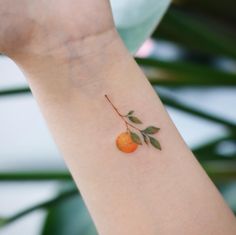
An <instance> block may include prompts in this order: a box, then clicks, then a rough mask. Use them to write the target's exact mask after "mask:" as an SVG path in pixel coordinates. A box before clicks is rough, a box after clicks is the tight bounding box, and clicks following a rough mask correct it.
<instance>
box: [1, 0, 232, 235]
mask: <svg viewBox="0 0 236 235" xmlns="http://www.w3.org/2000/svg"><path fill="white" fill-rule="evenodd" d="M59 2H60V1H59ZM77 2H80V1H77ZM81 2H83V1H81ZM88 2H90V1H86V3H84V4H88ZM91 2H92V1H91ZM93 2H98V3H100V2H106V1H93ZM88 9H94V8H91V6H90V8H88ZM106 14H107V15H108V17H106V19H105V22H109V23H108V27H105V28H104V29H101V30H98V31H96V32H95V31H90V32H88V33H87V32H86V33H83V34H82V36H81V35H79V36H78V37H74V35H73V36H72V35H71V34H69V35H70V36H69V37H68V38H66V40H64V37H63V40H62V41H59V42H57V43H55V44H54V41H56V36H55V38H52V39H51V40H49V42H50V43H49V44H47V46H45V45H42V44H40V42H39V41H40V40H38V41H37V40H36V39H35V38H33V41H34V42H35V44H34V43H32V44H31V45H32V46H31V47H28V46H26V47H24V49H23V50H22V51H17V50H11V48H12V47H11V46H9V49H5V53H6V54H8V55H9V56H11V57H12V58H13V59H14V60H15V61H16V63H17V64H18V65H19V66H20V67H21V68H22V70H23V71H24V73H25V75H26V77H27V79H28V81H29V84H30V87H31V89H32V91H33V94H34V96H35V98H36V99H37V101H38V103H39V105H40V108H41V110H42V112H43V114H44V117H45V119H46V121H47V123H48V126H49V128H50V130H51V132H52V134H53V136H54V139H55V141H56V143H57V145H58V147H59V148H60V150H61V152H62V153H63V156H64V159H65V162H66V164H67V166H68V167H69V169H70V172H71V173H72V175H73V178H74V180H75V182H76V184H77V185H78V187H79V189H80V191H81V193H82V196H83V198H84V200H85V202H86V205H87V206H88V209H89V211H90V213H91V215H92V218H93V219H94V222H95V224H96V226H97V228H98V231H99V232H100V234H102V235H108V234H109V235H110V234H112V235H118V234H119V235H120V234H122V235H126V234H127V235H130V234H135V235H139V234H140V235H144V234H149V235H156V234H160V235H168V234H194V235H195V234H199V235H200V234H214V235H221V234H222V235H225V234H227V235H231V234H232V235H233V234H235V233H236V222H235V218H234V216H233V214H232V212H231V211H230V210H229V208H228V207H227V206H226V204H225V202H224V201H223V199H222V197H221V196H220V194H219V192H218V191H217V190H216V188H215V186H214V185H213V184H212V182H211V181H210V180H209V178H208V177H207V175H206V174H205V172H204V171H203V170H202V168H201V167H200V165H199V163H198V162H197V161H196V159H195V158H194V156H193V155H192V153H191V152H190V151H189V149H188V148H187V146H186V145H185V143H184V142H183V140H182V138H181V137H180V135H179V133H178V131H177V130H176V128H175V126H174V125H173V123H172V121H171V120H170V118H169V116H168V114H167V113H166V111H165V109H164V107H163V105H162V103H161V102H160V100H159V98H158V97H157V96H156V93H155V92H154V90H153V88H152V87H151V86H150V84H149V82H148V81H147V79H146V78H145V76H144V75H143V73H142V72H141V70H140V69H139V68H138V66H137V65H136V63H135V62H134V60H133V58H132V57H131V56H130V55H129V53H128V52H127V50H126V48H125V47H124V45H123V43H122V41H121V39H120V38H119V36H118V34H117V32H116V30H115V29H114V27H113V24H112V21H111V18H110V11H109V7H108V5H107V4H106V3H105V7H104V8H103V14H102V15H106ZM84 17H86V16H84ZM98 19H101V18H96V20H98ZM80 20H81V19H80ZM81 22H82V21H81ZM93 23H94V22H93ZM90 24H92V22H90ZM101 24H102V25H104V23H101ZM66 26H67V25H64V26H63V27H66ZM90 26H91V25H90ZM81 27H82V26H81ZM33 28H34V27H33ZM66 28H68V27H66ZM87 28H88V27H87ZM54 29H55V27H54ZM68 30H70V29H68ZM71 30H72V31H73V32H74V27H71ZM69 32H70V31H69ZM80 32H81V31H80ZM34 35H39V36H38V37H39V38H40V37H41V33H38V34H36V33H35V34H34ZM42 35H44V34H42ZM65 35H66V34H65ZM23 41H24V40H23ZM48 45H50V47H49V46H48ZM105 94H107V95H108V97H109V98H110V100H111V101H112V103H113V104H114V106H115V107H116V108H117V109H118V110H119V112H121V113H123V114H126V113H127V112H128V111H130V110H131V109H132V110H135V113H136V114H137V116H138V117H139V118H140V119H141V120H142V122H143V124H139V125H138V126H140V127H142V128H143V127H146V126H148V125H149V124H152V125H154V126H157V127H160V128H161V130H160V131H159V132H158V134H157V135H156V136H157V137H158V139H159V141H160V143H161V147H162V150H161V151H160V150H158V149H156V148H154V147H152V146H146V145H144V144H143V145H142V146H139V147H138V148H137V149H136V151H134V152H133V153H129V154H127V153H123V152H121V151H120V150H118V149H117V147H116V145H115V140H116V138H117V136H118V135H119V134H120V133H122V132H124V131H125V130H126V125H125V124H124V122H123V120H122V119H121V118H120V116H119V115H117V112H116V111H115V110H114V108H113V107H112V105H111V103H109V102H108V100H107V99H106V97H105V96H104V95H105Z"/></svg>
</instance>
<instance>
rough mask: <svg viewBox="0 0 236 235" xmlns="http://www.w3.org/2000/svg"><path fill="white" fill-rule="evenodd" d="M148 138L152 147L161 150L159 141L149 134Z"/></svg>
mask: <svg viewBox="0 0 236 235" xmlns="http://www.w3.org/2000/svg"><path fill="white" fill-rule="evenodd" d="M149 140H150V143H151V144H152V146H153V147H155V148H157V149H159V150H161V145H160V143H159V141H158V140H157V139H155V138H153V137H151V136H149Z"/></svg>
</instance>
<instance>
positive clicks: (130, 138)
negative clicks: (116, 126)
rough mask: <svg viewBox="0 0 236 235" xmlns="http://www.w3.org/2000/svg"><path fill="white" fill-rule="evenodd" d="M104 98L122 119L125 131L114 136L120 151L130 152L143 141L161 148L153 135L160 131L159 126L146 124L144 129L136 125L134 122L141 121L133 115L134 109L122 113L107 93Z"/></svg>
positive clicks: (139, 122) (140, 122)
mask: <svg viewBox="0 0 236 235" xmlns="http://www.w3.org/2000/svg"><path fill="white" fill-rule="evenodd" d="M105 98H106V99H107V101H108V102H109V103H110V105H111V106H112V107H113V109H114V110H115V112H116V113H117V114H118V115H119V117H120V118H121V119H122V121H123V122H124V124H125V127H126V131H125V132H122V133H121V134H119V135H118V137H117V138H116V146H117V148H118V149H119V150H120V151H122V152H125V153H132V152H134V151H135V150H136V149H137V147H138V146H139V145H142V144H143V143H145V144H146V145H149V144H151V145H152V146H153V147H155V148H156V149H159V150H161V145H160V142H159V141H158V140H157V139H156V138H154V137H153V135H154V134H156V133H158V132H159V131H160V128H159V127H156V126H148V127H146V128H144V129H140V128H138V127H136V125H135V124H139V125H140V124H143V123H142V121H141V120H140V119H139V118H138V117H136V116H134V110H130V111H129V112H128V113H127V114H126V115H122V114H121V113H120V112H119V110H118V109H117V108H116V107H115V105H114V104H113V103H112V102H111V100H110V98H109V97H108V96H107V95H105ZM130 122H131V123H130ZM140 136H141V137H142V138H141V137H140Z"/></svg>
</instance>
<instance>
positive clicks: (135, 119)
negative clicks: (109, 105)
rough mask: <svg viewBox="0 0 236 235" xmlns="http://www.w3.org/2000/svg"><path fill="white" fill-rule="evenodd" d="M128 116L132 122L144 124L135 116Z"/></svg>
mask: <svg viewBox="0 0 236 235" xmlns="http://www.w3.org/2000/svg"><path fill="white" fill-rule="evenodd" d="M128 118H129V120H130V121H131V122H134V123H136V124H142V122H141V121H140V120H139V119H138V118H137V117H135V116H128Z"/></svg>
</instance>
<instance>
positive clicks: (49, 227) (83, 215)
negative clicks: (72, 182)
mask: <svg viewBox="0 0 236 235" xmlns="http://www.w3.org/2000/svg"><path fill="white" fill-rule="evenodd" d="M41 234H42V235H52V234H56V235H80V234H81V235H97V232H96V229H95V226H94V224H93V222H92V220H91V218H90V215H89V212H88V210H87V209H86V207H85V205H84V202H83V200H82V198H81V196H79V194H78V196H74V197H72V198H68V199H66V200H65V201H63V202H62V203H60V204H59V205H57V206H55V207H53V208H51V209H50V210H49V213H48V215H47V217H46V220H45V224H44V227H43V231H42V233H41Z"/></svg>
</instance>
